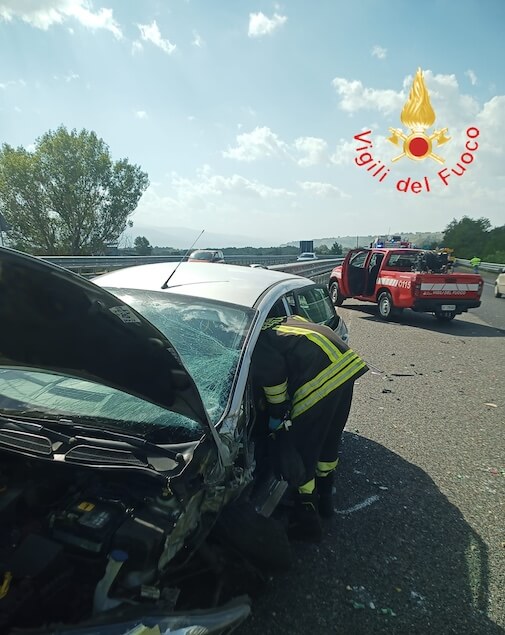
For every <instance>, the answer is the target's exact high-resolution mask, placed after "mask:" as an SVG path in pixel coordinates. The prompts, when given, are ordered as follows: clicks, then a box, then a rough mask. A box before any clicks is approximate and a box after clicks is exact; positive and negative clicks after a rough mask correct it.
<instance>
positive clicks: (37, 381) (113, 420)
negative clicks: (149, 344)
mask: <svg viewBox="0 0 505 635" xmlns="http://www.w3.org/2000/svg"><path fill="white" fill-rule="evenodd" d="M0 414H4V415H11V416H16V415H17V416H19V415H23V416H26V417H28V418H29V417H36V418H42V419H59V418H62V417H65V418H68V419H71V420H72V421H75V422H76V423H77V422H84V423H93V424H98V425H103V427H104V428H117V429H119V430H121V431H123V432H130V433H132V434H141V435H147V436H149V435H150V433H154V432H157V431H159V429H161V428H163V441H164V442H166V443H184V442H189V441H197V440H198V439H200V438H201V436H202V435H203V434H204V429H203V427H202V425H201V424H200V423H198V422H196V421H194V420H193V419H190V418H188V417H185V416H183V415H181V414H179V413H176V412H169V411H167V410H166V409H165V408H162V407H161V406H156V405H155V404H153V403H150V402H148V401H145V400H144V399H140V398H139V397H135V396H133V395H130V394H128V393H125V392H122V391H120V390H116V389H114V388H111V387H109V386H104V385H102V384H98V383H96V382H94V381H89V380H86V379H81V378H76V377H70V376H68V375H64V374H63V373H56V372H53V371H51V372H49V371H40V370H26V369H25V368H2V369H0Z"/></svg>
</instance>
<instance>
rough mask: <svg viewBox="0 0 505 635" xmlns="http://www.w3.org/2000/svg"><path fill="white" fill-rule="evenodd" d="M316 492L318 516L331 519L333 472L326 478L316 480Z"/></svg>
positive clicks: (332, 510) (333, 510)
mask: <svg viewBox="0 0 505 635" xmlns="http://www.w3.org/2000/svg"><path fill="white" fill-rule="evenodd" d="M316 491H317V493H318V496H319V515H320V516H322V517H323V518H331V517H332V516H333V514H334V513H335V509H334V507H333V472H331V473H330V474H328V475H327V476H319V477H317V478H316Z"/></svg>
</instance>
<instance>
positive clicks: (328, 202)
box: [0, 0, 505, 244]
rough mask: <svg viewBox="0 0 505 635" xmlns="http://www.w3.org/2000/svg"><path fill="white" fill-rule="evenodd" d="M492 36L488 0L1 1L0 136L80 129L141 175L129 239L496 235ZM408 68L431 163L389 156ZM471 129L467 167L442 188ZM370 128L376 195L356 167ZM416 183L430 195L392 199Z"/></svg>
mask: <svg viewBox="0 0 505 635" xmlns="http://www.w3.org/2000/svg"><path fill="white" fill-rule="evenodd" d="M504 28H505V2H502V1H501V0H481V1H480V2H479V1H473V0H463V1H460V2H458V3H456V2H452V1H449V0H427V1H425V2H423V3H413V2H409V1H407V0H390V1H386V0H380V1H379V0H361V1H358V0H356V1H355V2H349V1H347V2H340V1H337V0H319V1H318V2H316V3H309V2H307V1H302V0H290V1H289V2H288V1H286V2H284V3H275V2H270V1H263V0H258V1H251V2H249V1H246V0H243V1H241V2H237V1H236V0H219V1H218V0H215V1H214V2H212V1H210V0H163V1H161V0H143V1H142V2H134V1H133V0H121V1H120V0H93V2H88V1H87V0H0V142H2V143H3V142H5V143H9V144H11V145H16V146H17V145H24V146H28V147H31V144H33V143H34V141H35V139H36V138H37V137H38V136H40V135H41V134H42V133H44V132H45V131H47V130H49V129H54V128H56V127H57V126H59V125H60V124H64V125H65V126H67V127H68V128H74V127H75V128H78V129H80V128H83V127H84V128H88V129H93V130H95V131H96V132H97V133H98V134H99V135H100V136H101V137H102V138H103V139H104V140H105V141H106V142H107V143H108V144H109V146H110V148H111V152H112V155H113V157H115V158H121V157H125V156H126V157H128V158H129V159H130V161H132V162H134V163H137V164H139V165H141V166H142V167H143V169H145V170H146V171H147V172H148V174H149V177H150V181H151V186H150V188H149V190H148V191H147V192H146V194H145V195H144V197H143V198H142V200H141V202H140V204H139V207H138V209H137V211H136V212H135V214H134V216H133V221H134V230H133V235H137V234H138V233H143V234H145V235H147V236H148V237H149V238H150V240H151V242H153V244H162V243H163V244H164V243H167V244H170V240H169V239H168V238H167V239H166V240H165V238H166V237H167V236H170V235H171V233H172V234H174V232H175V230H173V229H172V228H175V227H186V228H190V229H192V230H194V232H195V236H196V234H197V233H198V231H199V230H200V229H202V228H205V229H206V230H207V231H208V232H214V233H218V234H221V235H225V236H223V238H222V241H223V244H231V243H232V242H236V243H237V244H238V243H240V242H243V241H245V242H250V243H254V244H259V243H264V244H279V243H284V242H288V241H290V240H298V239H306V238H309V239H310V238H318V237H323V236H338V235H342V236H343V235H359V234H374V233H384V232H386V231H388V229H391V231H431V230H433V231H436V230H442V229H443V228H444V227H445V226H446V225H447V223H448V222H450V221H451V220H452V218H460V217H461V216H463V215H464V214H468V215H470V216H486V217H488V218H489V219H490V220H491V222H492V224H493V225H501V224H503V223H505V213H504V208H503V201H504V199H505V161H504V158H505V157H504V149H505V142H504V134H503V133H504V129H505V72H504V70H503V62H502V60H503V59H504V58H505V38H503V32H504ZM418 67H421V68H422V69H423V71H424V80H425V84H426V86H427V89H428V90H429V94H430V98H431V103H432V106H433V108H434V110H435V113H436V116H437V120H436V124H435V126H434V127H435V128H437V127H438V128H442V127H447V128H448V129H449V132H448V134H449V135H450V136H451V140H450V142H449V143H447V144H445V145H443V146H440V150H437V154H439V155H441V156H442V157H443V158H444V159H445V163H444V165H443V166H442V165H438V163H436V162H435V161H433V160H432V159H429V158H428V159H425V160H423V161H412V160H410V159H408V158H405V159H402V160H401V161H398V163H395V164H392V162H391V159H392V158H393V157H394V156H396V155H397V154H398V149H397V148H395V147H394V146H393V144H391V143H389V142H388V141H387V137H388V136H389V132H388V128H389V127H391V126H392V127H395V128H401V127H402V124H401V121H400V112H401V109H402V107H403V105H404V103H405V101H406V99H407V97H408V94H409V90H410V87H411V84H412V79H413V76H414V74H415V72H416V70H417V68H418ZM472 126H474V127H477V128H478V130H479V138H478V142H479V148H478V150H476V151H475V153H474V160H473V161H472V162H471V164H469V165H467V166H466V167H467V169H466V172H465V173H464V174H463V175H462V176H461V177H457V176H455V175H451V177H450V179H449V184H448V185H444V183H443V182H442V180H441V179H440V177H439V176H437V172H438V171H439V170H440V169H442V167H444V166H445V167H446V168H447V169H448V170H449V171H450V168H451V167H453V166H455V165H456V163H457V162H458V160H459V157H460V155H461V154H462V152H465V149H464V143H465V141H466V137H465V131H466V130H467V128H469V127H472ZM367 129H370V130H372V135H371V138H372V139H373V143H374V146H373V151H372V150H371V153H372V154H373V156H374V159H375V160H377V159H380V160H381V161H382V162H383V163H384V164H386V165H387V166H388V167H389V168H390V173H389V174H388V177H387V179H385V180H384V182H382V183H379V182H378V179H377V178H373V177H372V176H371V174H370V173H367V172H366V171H365V169H363V168H358V167H357V166H356V164H355V163H354V159H355V157H356V156H357V154H358V153H357V152H356V150H355V148H356V143H355V141H354V139H353V137H354V135H355V134H358V133H359V132H360V131H362V130H367ZM402 129H403V131H404V133H406V134H407V133H408V131H407V130H406V129H405V127H403V128H402ZM431 132H432V130H431V129H430V131H429V132H427V134H429V133H431ZM425 176H426V177H427V179H428V181H429V184H430V185H431V188H430V192H425V191H423V192H421V193H419V194H414V193H412V192H409V193H402V192H398V191H397V190H396V187H395V185H396V182H397V181H398V180H399V179H406V178H409V177H410V178H411V180H422V179H423V178H424V177H425ZM238 236H244V237H246V238H247V239H249V240H246V238H244V239H243V241H241V240H240V239H239V238H237V237H238Z"/></svg>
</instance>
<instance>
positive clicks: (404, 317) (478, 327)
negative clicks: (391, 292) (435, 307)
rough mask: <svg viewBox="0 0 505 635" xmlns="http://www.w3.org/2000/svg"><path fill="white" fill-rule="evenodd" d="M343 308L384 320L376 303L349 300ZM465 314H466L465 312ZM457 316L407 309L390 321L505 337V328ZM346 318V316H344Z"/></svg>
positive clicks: (439, 330) (466, 334) (470, 334)
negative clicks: (440, 317) (447, 317)
mask: <svg viewBox="0 0 505 635" xmlns="http://www.w3.org/2000/svg"><path fill="white" fill-rule="evenodd" d="M341 309H347V310H349V311H353V312H354V311H355V312H356V313H362V314H363V315H362V319H365V320H372V321H376V322H384V320H382V318H380V317H379V316H378V315H377V307H376V306H375V305H374V304H348V303H347V302H346V303H345V304H344V305H343V306H342V307H339V308H338V309H337V311H338V312H339V314H340V313H341ZM463 315H464V314H463ZM458 318H460V316H456V317H455V318H454V320H452V321H451V322H439V321H438V320H437V319H436V318H435V317H434V316H433V315H432V314H431V313H416V312H415V311H410V310H408V309H405V310H404V311H403V312H402V313H401V314H400V315H399V316H398V317H393V318H391V320H389V322H392V323H395V324H400V325H402V326H405V327H410V328H417V329H423V330H425V331H434V332H436V333H444V334H446V335H453V336H455V337H505V329H500V328H497V327H496V326H488V325H487V324H477V323H476V322H470V321H466V320H462V319H458ZM344 319H345V318H344Z"/></svg>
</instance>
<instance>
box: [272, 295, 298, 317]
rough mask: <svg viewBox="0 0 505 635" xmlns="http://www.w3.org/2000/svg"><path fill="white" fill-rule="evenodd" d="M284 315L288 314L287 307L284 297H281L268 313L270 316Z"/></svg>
mask: <svg viewBox="0 0 505 635" xmlns="http://www.w3.org/2000/svg"><path fill="white" fill-rule="evenodd" d="M293 302H294V299H293ZM284 315H286V307H285V305H284V302H283V301H282V298H280V299H279V300H277V302H276V303H275V304H274V305H273V307H272V308H271V309H270V311H269V313H268V317H269V318H273V317H283V316H284Z"/></svg>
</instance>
